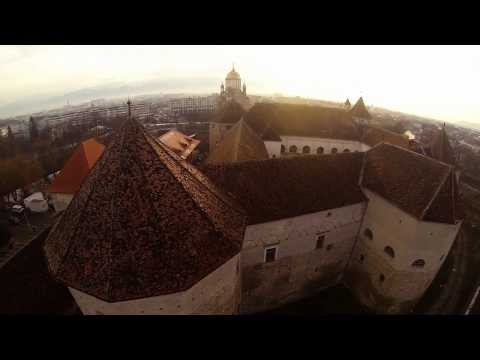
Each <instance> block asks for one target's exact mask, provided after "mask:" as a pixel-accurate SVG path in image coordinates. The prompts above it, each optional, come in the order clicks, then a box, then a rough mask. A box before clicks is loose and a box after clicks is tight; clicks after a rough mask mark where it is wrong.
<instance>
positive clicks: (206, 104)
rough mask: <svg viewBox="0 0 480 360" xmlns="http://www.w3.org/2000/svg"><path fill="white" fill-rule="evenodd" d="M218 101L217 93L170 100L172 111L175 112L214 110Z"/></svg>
mask: <svg viewBox="0 0 480 360" xmlns="http://www.w3.org/2000/svg"><path fill="white" fill-rule="evenodd" d="M217 103H218V97H217V96H216V95H211V96H196V97H185V98H181V99H174V100H170V101H169V105H170V112H172V113H174V114H185V113H197V112H212V111H215V109H216V108H217Z"/></svg>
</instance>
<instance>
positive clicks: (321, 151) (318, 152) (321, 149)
mask: <svg viewBox="0 0 480 360" xmlns="http://www.w3.org/2000/svg"><path fill="white" fill-rule="evenodd" d="M317 154H323V147H321V146H319V147H318V148H317Z"/></svg>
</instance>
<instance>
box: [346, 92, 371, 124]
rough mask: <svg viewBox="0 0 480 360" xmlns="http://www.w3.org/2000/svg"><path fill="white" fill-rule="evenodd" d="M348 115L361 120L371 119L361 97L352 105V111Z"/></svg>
mask: <svg viewBox="0 0 480 360" xmlns="http://www.w3.org/2000/svg"><path fill="white" fill-rule="evenodd" d="M350 114H351V115H352V116H355V117H358V118H362V119H371V118H372V116H371V115H370V113H369V112H368V110H367V108H366V107H365V103H364V102H363V97H360V99H358V100H357V102H356V103H355V105H353V107H352V109H351V110H350Z"/></svg>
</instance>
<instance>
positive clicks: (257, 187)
mask: <svg viewBox="0 0 480 360" xmlns="http://www.w3.org/2000/svg"><path fill="white" fill-rule="evenodd" d="M363 156H364V153H343V154H335V155H307V156H301V157H295V158H281V159H269V160H262V161H245V162H239V163H231V164H221V165H207V166H205V167H204V168H202V170H203V172H204V173H205V174H206V175H207V176H209V177H210V178H211V179H212V181H214V182H215V183H216V184H217V185H218V186H219V187H220V188H222V189H224V190H225V191H226V192H228V193H229V194H231V195H232V196H234V197H235V198H236V199H237V201H238V202H239V203H240V204H241V205H242V206H243V208H244V209H245V210H246V212H247V214H248V221H249V224H256V223H262V222H268V221H273V220H279V219H285V218H290V217H293V216H299V215H304V214H308V213H313V212H318V211H322V210H327V209H334V208H338V207H342V206H346V205H351V204H356V203H359V202H362V201H365V200H366V198H365V197H364V195H363V193H362V191H361V189H360V187H359V185H358V179H359V176H360V169H361V167H362V161H363Z"/></svg>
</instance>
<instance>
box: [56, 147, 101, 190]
mask: <svg viewBox="0 0 480 360" xmlns="http://www.w3.org/2000/svg"><path fill="white" fill-rule="evenodd" d="M104 149H105V146H104V145H102V144H100V143H99V142H97V141H96V140H95V139H89V140H86V141H84V142H82V143H81V144H79V145H78V146H77V148H76V149H75V151H74V152H73V154H72V156H71V157H70V158H69V159H68V160H67V162H66V163H65V166H64V167H63V169H62V170H61V171H60V174H58V176H57V177H56V178H55V180H54V181H53V183H52V184H51V185H50V186H49V187H48V192H51V193H64V194H75V193H76V192H77V191H78V189H80V185H81V184H82V182H83V180H84V179H85V178H86V176H87V175H88V173H89V172H90V170H91V169H92V168H93V165H95V163H96V161H97V160H98V159H99V158H100V156H101V155H102V153H103V151H104Z"/></svg>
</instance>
